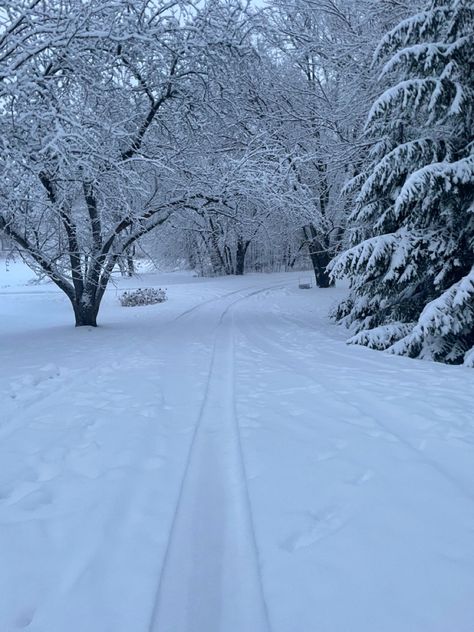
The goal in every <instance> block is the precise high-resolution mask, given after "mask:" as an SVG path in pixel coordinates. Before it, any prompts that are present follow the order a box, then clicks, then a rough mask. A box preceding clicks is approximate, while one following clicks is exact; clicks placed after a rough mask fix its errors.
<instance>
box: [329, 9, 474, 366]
mask: <svg viewBox="0 0 474 632" xmlns="http://www.w3.org/2000/svg"><path fill="white" fill-rule="evenodd" d="M387 59H388V61H385V65H384V66H383V69H382V72H381V80H382V81H385V85H386V86H389V87H388V89H387V90H386V91H385V92H384V93H383V94H382V95H381V96H380V97H379V98H378V99H377V100H376V101H375V103H374V104H373V107H372V109H371V111H370V113H369V117H368V123H367V132H368V133H369V134H370V135H371V137H372V138H373V140H374V145H373V149H372V151H371V153H370V157H369V160H368V164H367V168H366V170H365V171H364V172H363V173H361V174H360V175H359V176H357V177H356V178H355V179H354V180H353V181H352V182H351V183H350V184H349V189H350V191H351V193H352V194H353V195H354V196H355V207H354V208H355V210H354V212H353V214H352V217H351V226H352V237H351V239H352V242H351V246H352V247H351V248H350V249H349V250H347V251H345V252H344V253H342V254H341V255H340V256H338V257H337V258H336V259H335V260H334V261H333V262H332V264H331V272H332V274H333V275H334V276H335V277H338V278H340V277H344V276H348V277H349V279H350V281H351V292H350V294H349V297H348V299H347V300H345V301H344V302H342V303H341V304H339V305H338V307H337V308H336V309H335V311H334V314H333V315H334V317H335V318H336V320H338V321H340V322H342V323H344V324H346V325H347V326H349V327H350V328H351V330H352V333H353V337H352V338H351V339H350V340H349V342H352V343H356V344H363V345H367V346H369V347H372V348H376V349H388V350H389V351H390V352H392V353H396V354H400V355H408V356H410V357H425V358H431V359H434V360H437V361H442V362H448V363H457V364H461V363H464V364H466V365H469V366H474V3H473V2H472V0H431V2H429V3H428V4H427V6H426V9H425V10H424V11H423V12H420V13H418V14H417V15H414V16H412V17H410V18H409V19H406V20H404V21H403V22H401V23H400V24H399V25H398V26H397V27H396V28H394V29H393V30H392V31H391V32H389V33H388V34H387V35H386V36H385V37H384V38H383V39H382V41H381V43H380V45H379V46H378V48H377V50H376V52H375V63H377V64H381V63H382V62H383V61H384V60H387Z"/></svg>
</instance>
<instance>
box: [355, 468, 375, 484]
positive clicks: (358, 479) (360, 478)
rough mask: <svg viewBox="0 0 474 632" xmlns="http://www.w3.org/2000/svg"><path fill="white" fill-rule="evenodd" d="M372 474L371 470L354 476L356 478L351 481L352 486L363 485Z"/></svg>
mask: <svg viewBox="0 0 474 632" xmlns="http://www.w3.org/2000/svg"><path fill="white" fill-rule="evenodd" d="M374 474H375V472H374V471H373V470H371V469H368V470H365V472H363V473H362V474H360V476H356V478H355V479H354V480H353V481H352V484H353V485H357V486H359V485H364V484H365V483H367V482H368V481H370V479H371V478H373V477H374Z"/></svg>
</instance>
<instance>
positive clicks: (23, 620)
mask: <svg viewBox="0 0 474 632" xmlns="http://www.w3.org/2000/svg"><path fill="white" fill-rule="evenodd" d="M34 615H35V608H25V609H23V610H22V611H21V612H20V613H18V615H17V616H16V618H15V621H14V623H13V625H14V626H15V628H17V629H20V630H21V629H22V628H27V627H28V626H29V625H30V624H31V622H32V621H33V617H34Z"/></svg>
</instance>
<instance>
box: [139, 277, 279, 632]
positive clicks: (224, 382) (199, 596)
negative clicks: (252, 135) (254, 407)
mask: <svg viewBox="0 0 474 632" xmlns="http://www.w3.org/2000/svg"><path fill="white" fill-rule="evenodd" d="M275 287H282V286H281V284H280V285H278V286H271V287H267V288H263V289H259V290H256V291H254V292H251V293H249V294H247V295H246V296H243V297H239V298H238V299H236V300H234V301H232V302H231V303H230V304H229V305H228V306H227V307H226V308H225V309H224V310H223V312H222V314H221V317H220V319H219V322H218V326H217V328H216V332H215V339H214V345H213V350H212V357H211V361H210V366H209V372H208V376H207V382H206V388H205V394H204V398H203V401H202V405H201V409H200V411H199V415H198V419H197V422H196V425H195V429H194V434H193V437H192V439H191V444H190V449H189V453H188V458H187V461H186V465H185V470H184V475H183V479H182V483H181V487H180V492H179V495H178V500H177V504H176V509H175V514H174V518H173V522H172V526H171V531H170V536H169V541H168V547H167V550H166V553H165V557H164V563H163V569H162V573H161V576H160V580H159V585H158V590H157V597H156V601H155V604H154V608H153V611H152V615H151V620H150V627H149V632H165V631H167V630H170V632H171V631H173V632H224V631H225V632H243V631H245V632H269V631H270V624H269V618H268V611H267V607H266V603H265V598H264V594H263V586H262V579H261V575H260V570H259V563H258V554H257V546H256V540H255V531H254V528H253V520H252V515H251V508H250V501H249V495H248V488H247V482H246V475H245V466H244V461H243V458H242V446H241V441H240V435H239V431H238V425H237V421H236V416H235V400H234V379H235V378H234V361H235V357H234V342H233V327H234V325H233V319H232V318H230V319H229V318H226V317H227V316H228V315H229V312H230V310H231V309H232V307H234V306H235V305H236V304H237V303H239V302H241V301H243V300H246V299H248V298H250V297H252V296H255V295H257V294H261V293H264V292H267V291H268V290H270V289H274V288H275ZM229 321H230V322H229Z"/></svg>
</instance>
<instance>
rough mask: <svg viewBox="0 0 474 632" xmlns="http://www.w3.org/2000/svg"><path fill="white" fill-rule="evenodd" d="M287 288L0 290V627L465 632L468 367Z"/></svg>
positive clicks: (270, 281)
mask: <svg viewBox="0 0 474 632" xmlns="http://www.w3.org/2000/svg"><path fill="white" fill-rule="evenodd" d="M296 281H297V276H296V275H291V274H290V275H284V274H282V275H271V276H268V275H250V276H248V277H244V278H242V279H236V278H232V279H214V280H208V281H202V280H199V279H192V278H190V277H184V276H179V275H174V276H173V275H168V276H167V277H166V278H160V277H157V278H156V279H154V282H156V284H157V285H158V284H159V285H162V284H165V285H168V288H169V292H168V293H169V296H170V300H169V301H168V302H167V303H166V304H163V305H160V306H156V307H150V308H140V309H135V310H134V309H131V310H124V309H122V308H120V307H118V306H117V304H116V299H115V295H114V292H113V291H112V292H110V294H109V296H108V297H107V299H106V303H105V305H104V311H103V315H102V320H103V322H104V323H106V324H105V326H104V327H102V328H100V329H98V330H92V331H90V330H87V329H85V330H84V329H83V330H74V328H72V327H70V325H69V323H70V319H71V315H70V313H69V308H68V306H67V304H65V302H64V301H63V299H62V298H61V296H60V295H58V294H57V293H54V291H51V287H50V286H49V287H48V286H47V287H46V288H45V291H38V290H33V291H32V292H31V293H29V290H28V288H24V287H22V286H19V287H18V291H17V290H16V289H15V287H12V288H7V291H6V293H5V294H3V295H2V296H0V317H1V318H2V319H3V320H2V322H3V323H4V329H3V331H2V332H0V345H1V347H0V348H1V354H2V364H1V367H0V394H1V400H0V411H1V414H0V560H1V564H0V595H1V597H0V632H15V631H17V630H21V629H27V630H29V631H32V632H84V631H85V630H87V632H316V631H321V632H348V631H350V632H380V631H382V630H383V632H472V631H473V629H474V628H473V625H472V621H474V599H473V595H474V413H473V410H474V388H473V386H474V372H473V371H472V370H468V369H461V368H458V367H445V366H439V365H434V364H430V363H427V362H426V363H425V362H414V361H410V360H407V359H404V358H394V357H390V356H386V355H384V354H380V353H376V352H371V351H368V350H366V349H362V348H356V347H347V346H346V345H345V344H344V343H343V334H342V332H340V331H338V330H337V329H336V328H334V327H333V326H332V325H331V324H329V323H328V322H327V320H326V318H325V314H326V311H327V307H328V303H330V302H331V301H332V300H334V298H335V295H336V294H337V293H338V292H340V291H339V290H330V291H328V292H322V291H318V290H314V291H310V292H300V291H298V290H297V288H296ZM133 284H134V285H137V283H136V281H134V282H133ZM0 285H2V283H0ZM33 310H34V314H35V318H36V323H33V322H32V321H31V313H32V311H33Z"/></svg>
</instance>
